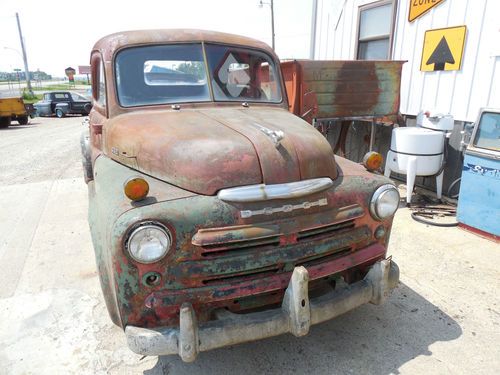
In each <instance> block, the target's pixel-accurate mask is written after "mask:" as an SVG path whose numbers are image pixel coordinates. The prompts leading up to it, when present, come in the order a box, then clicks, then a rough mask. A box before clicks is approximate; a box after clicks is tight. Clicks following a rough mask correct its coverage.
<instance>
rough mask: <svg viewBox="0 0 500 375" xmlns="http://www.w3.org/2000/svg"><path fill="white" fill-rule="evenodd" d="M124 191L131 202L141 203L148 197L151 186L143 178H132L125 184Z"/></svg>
mask: <svg viewBox="0 0 500 375" xmlns="http://www.w3.org/2000/svg"><path fill="white" fill-rule="evenodd" d="M123 190H124V192H125V195H126V196H127V197H128V198H129V199H130V200H133V201H140V200H141V199H144V198H146V196H147V195H148V193H149V184H148V183H147V181H146V180H145V179H143V178H142V177H132V178H129V179H128V180H127V181H126V182H125V185H124V186H123Z"/></svg>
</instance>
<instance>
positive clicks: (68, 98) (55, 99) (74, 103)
mask: <svg viewBox="0 0 500 375" xmlns="http://www.w3.org/2000/svg"><path fill="white" fill-rule="evenodd" d="M35 108H36V110H37V113H38V116H52V115H53V114H55V115H56V116H57V117H59V118H61V117H64V116H66V115H68V114H80V115H84V116H86V115H88V114H89V113H90V110H91V109H92V102H91V101H90V100H89V99H87V98H85V97H84V96H82V95H80V94H77V93H75V92H70V91H53V92H47V93H45V94H43V99H42V100H41V101H39V102H37V103H35Z"/></svg>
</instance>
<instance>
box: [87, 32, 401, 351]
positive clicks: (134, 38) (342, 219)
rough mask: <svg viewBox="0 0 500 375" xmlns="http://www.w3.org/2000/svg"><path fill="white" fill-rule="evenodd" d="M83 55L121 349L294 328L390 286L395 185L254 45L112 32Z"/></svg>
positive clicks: (93, 164) (97, 232)
mask: <svg viewBox="0 0 500 375" xmlns="http://www.w3.org/2000/svg"><path fill="white" fill-rule="evenodd" d="M91 66H92V88H93V108H92V111H91V113H90V121H89V129H88V131H86V133H84V134H83V135H82V139H81V145H82V153H83V166H84V174H85V180H86V182H87V183H88V190H89V202H90V203H89V224H90V229H91V234H92V239H93V245H94V249H95V255H96V261H97V267H98V271H99V276H100V281H101V286H102V290H103V293H104V298H105V301H106V304H107V308H108V311H109V314H110V316H111V319H112V320H113V322H114V323H115V324H117V325H118V326H120V327H122V328H123V329H124V331H125V335H126V337H127V341H128V345H129V347H130V349H131V350H133V351H134V352H137V353H140V354H143V355H165V354H179V355H180V356H181V358H182V359H183V360H184V361H193V360H194V359H195V358H196V356H197V354H198V353H199V352H200V351H206V350H211V349H214V348H219V347H223V346H226V345H231V344H236V343H241V342H247V341H252V340H258V339H263V338H266V337H270V336H275V335H280V334H284V333H292V334H294V335H295V336H302V335H305V334H307V333H308V330H309V327H310V326H311V325H312V324H318V323H320V322H323V321H326V320H328V319H332V318H334V317H336V316H338V315H340V314H342V313H345V312H347V311H349V310H351V309H353V308H355V307H357V306H360V305H362V304H365V303H368V302H371V303H374V304H379V303H381V302H382V301H383V300H384V299H385V298H386V297H387V295H388V292H389V291H390V290H391V289H392V288H394V287H395V286H396V284H397V282H398V278H399V271H398V268H397V265H396V264H395V263H394V261H392V260H391V259H386V251H387V244H388V241H389V234H390V230H391V225H392V220H393V215H394V213H395V211H396V209H397V207H398V203H399V193H398V191H397V189H396V188H395V187H394V185H393V184H392V183H391V181H390V180H388V179H386V178H385V177H383V176H381V175H379V174H375V173H370V172H369V171H368V170H367V169H366V168H365V167H363V166H362V165H360V164H357V163H354V162H351V161H348V160H346V159H344V158H341V157H336V156H334V153H333V151H332V147H331V146H330V144H329V143H328V142H327V140H326V139H325V137H324V136H323V135H322V134H320V132H318V131H317V130H316V129H315V128H314V127H313V126H311V125H310V124H309V123H307V122H306V121H304V120H303V119H301V118H300V117H298V116H296V115H294V114H293V113H290V111H289V105H288V101H287V93H286V87H285V82H284V80H283V77H282V73H281V68H280V62H279V60H278V58H277V56H276V55H275V54H274V52H273V50H272V49H270V48H269V47H268V46H267V45H266V44H264V43H262V42H259V41H256V40H253V39H249V38H245V37H240V36H235V35H229V34H223V33H216V32H207V31H199V30H151V31H135V32H123V33H116V34H113V35H109V36H107V37H104V38H102V39H101V40H99V41H98V42H97V43H96V44H95V46H94V49H93V50H92V53H91ZM289 96H290V95H289Z"/></svg>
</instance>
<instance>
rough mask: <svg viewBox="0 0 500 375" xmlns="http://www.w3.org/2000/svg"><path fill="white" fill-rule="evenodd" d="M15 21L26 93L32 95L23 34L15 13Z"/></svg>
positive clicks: (17, 15)
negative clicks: (19, 42)
mask: <svg viewBox="0 0 500 375" xmlns="http://www.w3.org/2000/svg"><path fill="white" fill-rule="evenodd" d="M16 19H17V29H18V30H19V39H20V40H21V49H22V51H23V61H24V74H25V75H26V87H27V88H28V92H29V93H30V94H31V95H33V89H32V88H31V80H30V71H29V69H28V58H27V57H26V49H25V48H24V40H23V33H22V31H21V22H19V14H18V13H16Z"/></svg>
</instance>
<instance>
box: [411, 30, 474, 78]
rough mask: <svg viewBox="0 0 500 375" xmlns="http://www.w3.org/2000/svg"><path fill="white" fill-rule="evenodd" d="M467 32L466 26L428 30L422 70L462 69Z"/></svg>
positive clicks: (423, 49)
mask: <svg viewBox="0 0 500 375" xmlns="http://www.w3.org/2000/svg"><path fill="white" fill-rule="evenodd" d="M466 32H467V27H466V26H456V27H448V28H445V29H434V30H427V31H426V32H425V37H424V47H423V48H422V61H421V62H420V70H421V71H423V72H434V71H438V70H460V66H461V65H462V55H463V53H464V46H465V35H466Z"/></svg>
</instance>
